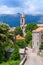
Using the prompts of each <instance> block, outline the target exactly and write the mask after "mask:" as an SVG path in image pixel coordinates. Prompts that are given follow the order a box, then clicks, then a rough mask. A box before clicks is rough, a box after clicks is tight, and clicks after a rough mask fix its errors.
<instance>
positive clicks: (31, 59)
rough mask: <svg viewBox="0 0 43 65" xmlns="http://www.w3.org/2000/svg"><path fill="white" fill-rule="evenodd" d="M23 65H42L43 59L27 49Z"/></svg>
mask: <svg viewBox="0 0 43 65" xmlns="http://www.w3.org/2000/svg"><path fill="white" fill-rule="evenodd" d="M24 65H43V59H42V58H41V57H40V56H38V55H37V53H36V52H34V53H33V52H32V49H30V48H28V51H27V61H26V62H25V64H24Z"/></svg>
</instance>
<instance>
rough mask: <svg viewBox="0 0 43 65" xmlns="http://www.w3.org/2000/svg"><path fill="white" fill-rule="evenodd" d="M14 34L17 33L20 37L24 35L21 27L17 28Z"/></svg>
mask: <svg viewBox="0 0 43 65" xmlns="http://www.w3.org/2000/svg"><path fill="white" fill-rule="evenodd" d="M14 32H15V33H16V35H20V36H22V35H23V33H22V29H21V28H20V27H19V26H17V27H16V29H15V31H14Z"/></svg>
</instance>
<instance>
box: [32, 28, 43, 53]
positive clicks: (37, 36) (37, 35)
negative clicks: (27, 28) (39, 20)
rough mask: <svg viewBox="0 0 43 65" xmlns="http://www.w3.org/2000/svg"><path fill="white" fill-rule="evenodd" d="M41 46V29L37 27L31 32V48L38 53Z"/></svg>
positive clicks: (42, 35)
mask: <svg viewBox="0 0 43 65" xmlns="http://www.w3.org/2000/svg"><path fill="white" fill-rule="evenodd" d="M41 44H43V27H39V28H37V29H36V30H33V32H32V47H33V48H34V50H35V51H36V52H38V51H39V47H40V45H41Z"/></svg>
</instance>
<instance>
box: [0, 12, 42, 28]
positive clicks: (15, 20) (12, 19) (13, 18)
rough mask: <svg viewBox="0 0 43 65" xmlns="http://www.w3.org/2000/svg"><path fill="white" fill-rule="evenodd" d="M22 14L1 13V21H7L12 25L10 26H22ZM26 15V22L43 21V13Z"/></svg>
mask: <svg viewBox="0 0 43 65" xmlns="http://www.w3.org/2000/svg"><path fill="white" fill-rule="evenodd" d="M20 15H21V14H19V13H18V14H15V15H5V14H3V15H0V23H2V22H3V23H7V24H9V25H10V27H15V26H20ZM25 17H26V24H28V23H32V22H34V23H37V24H38V23H39V24H40V23H41V24H42V23H43V15H25Z"/></svg>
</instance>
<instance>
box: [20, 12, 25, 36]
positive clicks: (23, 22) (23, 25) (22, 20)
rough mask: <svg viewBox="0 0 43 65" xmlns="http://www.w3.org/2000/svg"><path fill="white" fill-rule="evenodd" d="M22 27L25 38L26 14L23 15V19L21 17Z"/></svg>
mask: <svg viewBox="0 0 43 65" xmlns="http://www.w3.org/2000/svg"><path fill="white" fill-rule="evenodd" d="M20 27H21V29H22V31H23V36H25V33H24V30H25V15H24V12H23V13H22V15H21V17H20Z"/></svg>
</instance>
